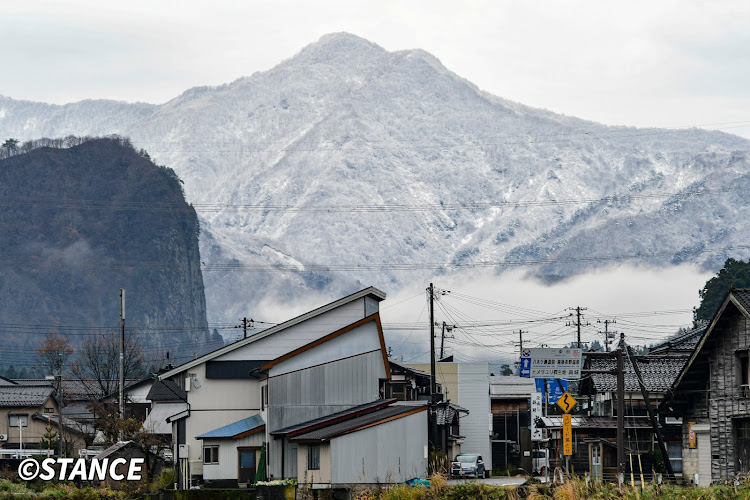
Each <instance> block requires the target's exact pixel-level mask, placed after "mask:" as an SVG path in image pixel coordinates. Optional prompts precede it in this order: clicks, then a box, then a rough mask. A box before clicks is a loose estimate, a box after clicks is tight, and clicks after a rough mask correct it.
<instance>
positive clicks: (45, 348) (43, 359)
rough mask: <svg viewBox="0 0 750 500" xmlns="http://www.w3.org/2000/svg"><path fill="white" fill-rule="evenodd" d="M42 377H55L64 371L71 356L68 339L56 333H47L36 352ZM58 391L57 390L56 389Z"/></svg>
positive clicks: (71, 351) (71, 349) (71, 350)
mask: <svg viewBox="0 0 750 500" xmlns="http://www.w3.org/2000/svg"><path fill="white" fill-rule="evenodd" d="M36 354H37V359H38V362H39V365H40V366H39V368H40V370H41V371H42V375H45V376H46V375H53V376H57V375H58V374H61V373H63V372H65V371H66V367H67V366H68V359H69V358H70V355H71V354H73V348H72V347H71V346H70V342H69V341H68V338H67V337H66V336H64V335H60V334H59V333H58V332H47V333H45V334H44V340H42V343H41V344H39V347H38V348H37V351H36ZM58 389H59V388H58Z"/></svg>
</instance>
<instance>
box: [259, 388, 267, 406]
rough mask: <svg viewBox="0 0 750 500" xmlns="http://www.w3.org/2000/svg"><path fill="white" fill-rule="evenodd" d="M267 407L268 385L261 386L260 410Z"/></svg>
mask: <svg viewBox="0 0 750 500" xmlns="http://www.w3.org/2000/svg"><path fill="white" fill-rule="evenodd" d="M265 409H266V386H264V385H261V386H260V411H263V410H265Z"/></svg>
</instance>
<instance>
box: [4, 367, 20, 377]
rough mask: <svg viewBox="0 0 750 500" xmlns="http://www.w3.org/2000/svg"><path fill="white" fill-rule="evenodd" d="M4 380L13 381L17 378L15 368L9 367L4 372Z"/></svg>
mask: <svg viewBox="0 0 750 500" xmlns="http://www.w3.org/2000/svg"><path fill="white" fill-rule="evenodd" d="M5 378H9V379H11V380H13V379H14V378H18V372H16V368H15V367H14V366H13V365H10V366H9V367H8V371H6V372H5Z"/></svg>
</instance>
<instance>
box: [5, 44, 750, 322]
mask: <svg viewBox="0 0 750 500" xmlns="http://www.w3.org/2000/svg"><path fill="white" fill-rule="evenodd" d="M0 117H1V118H0V137H16V138H19V139H22V140H23V139H28V138H35V137H39V136H44V135H46V136H62V135H67V134H108V133H120V134H123V135H127V136H130V137H131V138H132V140H133V142H134V143H135V144H136V145H137V146H138V147H143V148H145V149H146V150H148V151H149V153H150V154H151V155H152V156H153V157H154V158H155V160H156V161H157V162H158V163H162V164H165V165H167V166H169V167H172V168H174V169H175V171H176V172H177V173H178V175H179V176H180V177H181V179H183V181H184V183H185V193H186V197H187V199H188V200H189V201H191V202H192V203H193V204H194V205H195V207H196V210H197V211H198V214H199V216H200V217H201V220H202V224H203V226H202V228H203V232H202V234H201V251H202V260H203V261H204V262H205V269H204V272H205V274H206V276H205V282H206V286H207V290H206V295H207V301H208V311H209V315H210V319H211V320H212V321H216V320H224V319H230V318H232V319H233V318H236V317H239V316H238V315H245V314H249V313H251V312H252V311H253V310H254V308H255V307H256V306H257V305H258V303H259V302H260V301H261V300H263V299H269V298H270V299H275V300H287V299H289V298H292V297H299V296H301V295H302V294H306V293H309V292H310V291H314V292H315V293H320V294H323V295H325V296H326V297H336V296H340V295H341V294H342V293H346V292H349V291H352V290H353V289H355V288H358V287H360V286H362V285H369V284H375V285H377V286H380V287H383V288H384V289H386V290H389V291H396V290H398V289H399V288H400V287H402V286H404V285H406V284H409V283H411V282H413V281H415V280H419V281H426V280H427V279H429V277H430V276H432V275H434V274H435V273H436V272H437V273H452V272H460V273H471V272H474V271H475V270H476V269H475V268H476V267H477V266H478V265H480V266H483V265H485V264H486V263H488V262H500V263H506V264H507V265H509V266H512V265H515V264H517V263H519V262H521V263H524V262H528V261H532V262H539V265H537V266H533V267H530V268H529V269H530V271H531V272H534V273H537V274H539V275H542V276H546V277H548V279H559V278H561V277H565V276H568V275H570V274H573V273H580V272H583V271H585V270H587V269H590V268H592V267H595V266H601V265H606V264H607V263H609V262H612V260H607V259H611V258H616V257H618V256H630V255H637V254H638V252H641V254H642V258H641V259H635V260H633V262H635V263H640V264H649V265H657V266H661V265H670V264H674V263H677V262H681V261H691V262H697V263H699V264H701V265H703V266H705V267H710V268H716V267H717V266H720V263H721V262H723V257H724V256H723V254H715V253H708V252H705V250H706V248H709V247H713V246H719V247H725V246H727V245H735V246H737V245H738V244H740V243H741V242H742V241H746V240H747V238H748V236H750V234H748V233H750V228H748V227H747V225H746V224H743V219H742V215H743V214H744V210H745V209H744V208H742V209H741V210H740V209H738V208H739V207H744V202H743V199H744V196H743V195H742V194H741V192H740V193H737V192H735V193H734V194H733V195H732V196H728V197H724V198H722V197H721V196H719V195H715V194H703V195H695V196H691V195H690V194H689V193H690V192H691V190H692V189H695V187H696V186H713V189H714V190H716V189H718V190H721V189H726V188H731V187H738V186H740V187H741V186H744V184H743V183H742V182H744V181H742V182H740V180H741V179H742V178H743V177H742V176H743V175H744V174H743V169H744V170H746V167H747V160H746V158H745V156H744V154H742V153H734V152H736V151H748V150H750V142H748V141H745V140H743V139H740V138H738V137H734V136H731V135H728V134H723V133H718V132H707V131H703V130H697V129H693V130H681V131H670V130H660V129H635V128H626V127H608V126H604V125H600V124H597V123H592V122H587V121H583V120H580V119H577V118H573V117H567V116H562V115H557V114H554V113H551V112H548V111H545V110H540V109H534V108H529V107H526V106H523V105H521V104H517V103H513V102H509V101H506V100H504V99H502V98H500V97H496V96H493V95H490V94H488V93H486V92H483V91H481V90H480V89H478V88H477V87H476V86H475V85H473V84H471V83H470V82H467V81H466V80H464V79H462V78H460V77H459V76H457V75H455V74H453V73H451V72H450V71H449V70H447V69H446V68H445V67H443V66H442V64H441V63H440V62H439V61H438V60H437V59H436V58H435V57H433V56H432V55H430V54H428V53H426V52H424V51H421V50H410V51H400V52H387V51H385V50H384V49H382V48H380V47H378V46H377V45H375V44H372V43H370V42H368V41H366V40H363V39H361V38H358V37H356V36H353V35H349V34H345V33H339V34H332V35H327V36H325V37H323V38H322V39H321V40H319V41H318V42H316V43H314V44H312V45H310V46H308V47H306V48H304V49H303V50H302V51H300V53H298V54H297V55H296V56H294V57H292V58H291V59H288V60H286V61H284V62H282V63H281V64H279V65H278V66H277V67H275V68H273V69H271V70H269V71H266V72H263V73H256V74H254V75H252V76H250V77H245V78H241V79H239V80H237V81H235V82H232V83H229V84H226V85H222V86H220V87H203V88H196V89H191V90H188V91H187V92H185V93H183V94H182V95H180V96H178V97H176V98H175V99H173V100H171V101H169V102H167V103H165V104H163V105H160V106H152V105H146V104H126V103H117V102H112V101H85V102H82V103H74V104H69V105H66V106H50V105H46V104H39V103H29V102H25V101H14V100H12V99H7V98H0ZM730 166H731V167H730ZM717 196H718V200H720V201H721V203H719V204H718V205H717V203H718V202H717ZM608 197H612V198H611V200H610V199H609V198H608ZM674 197H678V198H680V197H683V198H685V199H686V200H688V201H689V203H688V204H689V206H690V207H692V208H691V209H690V210H687V209H685V210H683V209H675V208H674V207H675V206H677V205H675V202H674V200H675V198H674ZM680 199H681V198H680ZM693 200H694V202H693ZM730 200H731V203H730ZM686 203H687V202H686ZM683 205H684V204H683ZM719 205H720V207H719ZM383 207H390V208H383ZM733 208H735V209H736V210H733ZM744 220H746V219H744ZM701 245H702V246H701ZM748 255H750V252H748V251H747V250H746V249H739V250H738V251H737V252H736V253H735V254H734V256H736V257H746V256H748ZM599 256H602V257H606V258H607V259H604V260H598V259H597V257H599ZM547 261H555V262H547ZM615 261H617V259H615ZM489 268H490V269H491V270H492V272H501V271H502V270H504V269H506V268H507V267H506V266H505V265H503V266H499V267H489ZM482 269H486V268H484V267H480V270H482ZM483 272H486V271H483Z"/></svg>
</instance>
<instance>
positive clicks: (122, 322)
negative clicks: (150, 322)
mask: <svg viewBox="0 0 750 500" xmlns="http://www.w3.org/2000/svg"><path fill="white" fill-rule="evenodd" d="M118 396H119V398H120V420H125V289H124V288H120V389H119V394H118ZM61 413H62V412H61ZM60 428H62V415H61V417H60ZM122 440H123V431H122V430H120V441H122Z"/></svg>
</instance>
